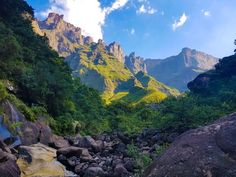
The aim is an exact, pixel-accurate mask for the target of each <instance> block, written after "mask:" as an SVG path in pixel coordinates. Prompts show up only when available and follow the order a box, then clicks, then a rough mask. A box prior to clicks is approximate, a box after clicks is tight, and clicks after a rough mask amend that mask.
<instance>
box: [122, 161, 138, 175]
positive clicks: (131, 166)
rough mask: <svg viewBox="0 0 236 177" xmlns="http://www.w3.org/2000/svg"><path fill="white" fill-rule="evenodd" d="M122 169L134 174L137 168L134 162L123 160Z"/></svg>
mask: <svg viewBox="0 0 236 177" xmlns="http://www.w3.org/2000/svg"><path fill="white" fill-rule="evenodd" d="M124 167H125V168H126V169H127V170H128V171H130V172H134V170H135V169H136V168H137V166H136V162H135V160H134V159H131V158H126V159H124Z"/></svg>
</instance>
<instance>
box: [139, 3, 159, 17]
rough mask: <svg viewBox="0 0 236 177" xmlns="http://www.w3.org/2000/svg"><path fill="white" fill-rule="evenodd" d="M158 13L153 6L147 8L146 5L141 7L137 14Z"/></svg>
mask: <svg viewBox="0 0 236 177" xmlns="http://www.w3.org/2000/svg"><path fill="white" fill-rule="evenodd" d="M156 12H157V10H156V9H154V8H152V7H151V6H148V7H145V5H144V4H143V5H141V6H140V8H139V9H138V10H137V11H136V13H137V14H150V15H152V14H155V13H156Z"/></svg>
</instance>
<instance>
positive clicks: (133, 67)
mask: <svg viewBox="0 0 236 177" xmlns="http://www.w3.org/2000/svg"><path fill="white" fill-rule="evenodd" d="M125 65H126V66H127V67H128V68H129V70H130V71H131V72H132V73H134V74H137V73H138V72H140V71H142V72H144V73H147V68H146V64H145V62H144V59H143V58H141V57H139V56H135V53H134V52H133V53H131V54H130V55H129V56H126V57H125Z"/></svg>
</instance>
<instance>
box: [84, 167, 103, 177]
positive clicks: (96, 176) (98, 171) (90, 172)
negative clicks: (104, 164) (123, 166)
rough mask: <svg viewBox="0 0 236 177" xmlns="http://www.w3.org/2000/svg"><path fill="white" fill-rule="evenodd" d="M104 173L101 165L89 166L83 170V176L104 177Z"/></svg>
mask: <svg viewBox="0 0 236 177" xmlns="http://www.w3.org/2000/svg"><path fill="white" fill-rule="evenodd" d="M105 176H106V174H105V172H104V171H103V169H102V168H101V167H89V168H87V169H86V170H85V173H84V176H83V177H105Z"/></svg>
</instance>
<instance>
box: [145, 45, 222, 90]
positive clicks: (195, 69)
mask: <svg viewBox="0 0 236 177" xmlns="http://www.w3.org/2000/svg"><path fill="white" fill-rule="evenodd" d="M217 62H218V59H217V58H215V57H213V56H211V55H207V54H205V53H203V52H199V51H196V50H192V49H189V48H184V49H183V50H182V52H181V53H180V54H179V55H177V56H172V57H169V58H166V59H163V60H153V59H147V60H145V64H146V66H147V72H148V74H150V75H151V76H153V77H155V78H156V79H157V80H159V81H161V82H163V83H164V84H166V85H168V86H172V87H174V88H177V89H179V90H181V91H185V90H187V84H188V82H190V81H192V80H193V79H194V78H195V77H196V76H197V75H199V74H200V73H202V72H205V71H207V70H210V69H212V68H214V65H215V64H216V63H217Z"/></svg>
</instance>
